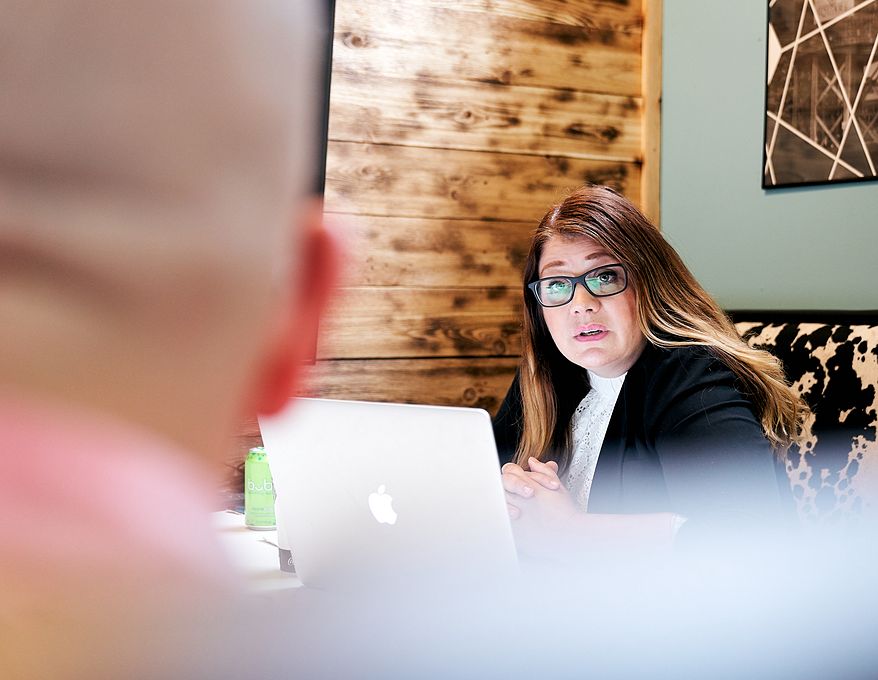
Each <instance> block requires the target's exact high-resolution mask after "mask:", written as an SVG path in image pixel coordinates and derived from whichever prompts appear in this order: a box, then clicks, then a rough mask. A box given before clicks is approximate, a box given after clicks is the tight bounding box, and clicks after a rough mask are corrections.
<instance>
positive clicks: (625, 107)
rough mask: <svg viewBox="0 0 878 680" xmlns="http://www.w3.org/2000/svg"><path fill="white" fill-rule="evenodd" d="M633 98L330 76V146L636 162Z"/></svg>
mask: <svg viewBox="0 0 878 680" xmlns="http://www.w3.org/2000/svg"><path fill="white" fill-rule="evenodd" d="M641 120H642V113H641V105H640V99H639V98H636V97H620V96H615V95H602V94H591V93H587V92H576V91H571V90H554V89H546V88H535V87H518V86H509V87H504V86H499V85H486V84H482V83H468V82H464V83H444V82H438V81H437V82H431V83H425V82H423V81H422V80H415V79H402V78H390V77H387V76H382V77H375V76H362V75H352V74H350V73H347V72H345V71H343V70H341V69H339V70H337V71H336V73H335V74H334V75H333V82H332V114H331V116H330V125H329V139H331V140H334V141H348V142H373V143H374V142H380V143H385V144H401V145H407V146H425V147H441V148H444V149H468V150H475V151H500V152H506V153H537V154H552V155H563V156H568V157H571V158H602V159H611V160H621V161H636V160H638V159H639V158H640V154H641V148H640V147H641V144H640V137H641Z"/></svg>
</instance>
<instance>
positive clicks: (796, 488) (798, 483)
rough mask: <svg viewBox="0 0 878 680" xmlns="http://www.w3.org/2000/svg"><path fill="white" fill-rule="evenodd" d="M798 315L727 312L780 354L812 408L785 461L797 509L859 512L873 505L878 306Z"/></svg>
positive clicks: (808, 513) (753, 339)
mask: <svg viewBox="0 0 878 680" xmlns="http://www.w3.org/2000/svg"><path fill="white" fill-rule="evenodd" d="M784 316H786V317H787V318H784ZM802 316H803V318H804V320H802V321H797V320H795V317H794V316H793V317H792V318H791V317H790V315H789V313H787V314H785V315H780V318H779V319H778V320H776V321H772V320H770V319H771V313H767V312H761V313H757V314H750V315H749V317H751V318H750V320H748V314H746V313H742V312H737V313H732V317H733V319H734V320H735V325H736V327H737V329H738V331H739V332H740V333H741V335H742V336H743V337H744V339H745V340H747V342H748V343H749V344H750V345H752V346H755V347H759V348H761V349H766V350H768V351H769V352H771V353H772V354H774V355H775V356H776V357H778V358H779V359H780V360H781V362H782V363H783V366H784V370H785V372H786V375H787V378H788V379H789V381H790V382H791V383H792V385H793V389H795V390H797V391H798V392H799V394H801V395H802V396H803V397H804V399H805V401H806V402H807V403H808V405H809V406H810V407H811V409H812V414H811V416H810V417H809V418H808V420H807V422H806V424H805V437H804V439H803V441H802V442H801V444H799V445H795V444H794V445H793V446H792V447H791V449H790V451H789V454H788V460H787V464H786V468H787V474H788V476H789V479H790V484H791V486H792V491H793V496H794V497H795V499H796V504H797V507H798V511H799V515H800V517H802V518H803V519H804V520H811V521H817V522H824V521H828V522H834V521H838V520H843V519H851V518H857V517H859V516H862V515H863V514H864V513H865V512H874V511H875V510H876V509H878V441H876V439H878V436H876V435H878V395H876V386H878V313H862V312H860V313H852V314H851V315H850V316H849V317H845V315H844V314H843V313H838V312H835V313H830V314H826V315H823V316H827V317H830V318H823V319H821V318H820V317H821V315H820V314H819V313H818V314H814V313H811V314H809V313H803V315H802ZM809 316H810V317H811V318H810V319H809V318H808V317H809ZM871 316H874V319H873V318H871ZM752 317H756V318H752ZM759 317H761V318H759ZM846 321H850V323H847V322H846Z"/></svg>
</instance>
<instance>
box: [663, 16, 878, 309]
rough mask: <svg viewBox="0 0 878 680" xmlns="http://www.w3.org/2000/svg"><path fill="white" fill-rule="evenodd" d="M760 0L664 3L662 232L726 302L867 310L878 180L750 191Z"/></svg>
mask: <svg viewBox="0 0 878 680" xmlns="http://www.w3.org/2000/svg"><path fill="white" fill-rule="evenodd" d="M767 5H768V3H767V1H766V0H735V1H734V2H730V1H729V0H697V1H693V0H664V27H663V31H664V33H663V50H664V55H663V66H662V69H663V74H662V81H663V82H662V90H663V101H662V178H661V181H662V185H661V209H662V218H661V221H662V229H663V230H664V233H665V235H666V236H667V238H668V240H669V241H670V242H671V243H672V244H673V245H674V247H675V248H677V250H678V251H679V252H680V254H681V255H682V256H683V259H684V260H685V261H686V263H687V264H688V265H689V267H690V268H691V269H692V271H693V273H694V274H695V276H696V277H697V278H698V279H699V281H701V283H702V284H703V285H704V286H705V287H706V288H707V289H708V290H709V291H710V292H711V293H712V294H713V295H714V296H715V297H716V298H717V300H718V301H719V302H720V304H721V305H722V306H723V307H725V308H727V309H736V308H737V309H743V308H753V309H878V181H876V182H861V183H855V184H838V185H835V186H819V187H802V188H795V189H773V190H770V191H764V190H763V189H762V188H761V170H762V144H763V139H762V136H763V130H762V128H763V113H762V111H763V105H764V82H765V81H764V79H765V28H766V27H765V22H766V15H767Z"/></svg>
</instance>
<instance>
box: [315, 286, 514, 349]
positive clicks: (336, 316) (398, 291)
mask: <svg viewBox="0 0 878 680" xmlns="http://www.w3.org/2000/svg"><path fill="white" fill-rule="evenodd" d="M521 298H522V293H521V290H520V289H518V288H487V289H484V288H476V289H473V288H451V289H447V288H445V289H434V288H345V289H342V290H340V291H339V293H338V295H337V297H336V300H335V302H334V304H333V309H332V311H331V312H330V313H329V314H328V315H327V316H326V317H325V318H324V319H323V321H321V325H320V341H319V343H318V349H317V358H318V359H354V358H360V357H370V358H393V357H452V356H517V355H518V354H519V353H520V352H521V328H520V324H521V307H522V303H521Z"/></svg>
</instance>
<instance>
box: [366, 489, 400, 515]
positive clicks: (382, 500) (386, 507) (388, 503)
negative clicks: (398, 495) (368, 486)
mask: <svg viewBox="0 0 878 680" xmlns="http://www.w3.org/2000/svg"><path fill="white" fill-rule="evenodd" d="M369 510H371V511H372V516H373V517H374V518H375V519H376V520H378V522H379V523H380V524H396V512H394V510H393V496H391V495H390V494H389V493H385V490H384V485H383V484H382V485H381V486H379V487H378V491H377V492H373V493H370V494H369Z"/></svg>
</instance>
